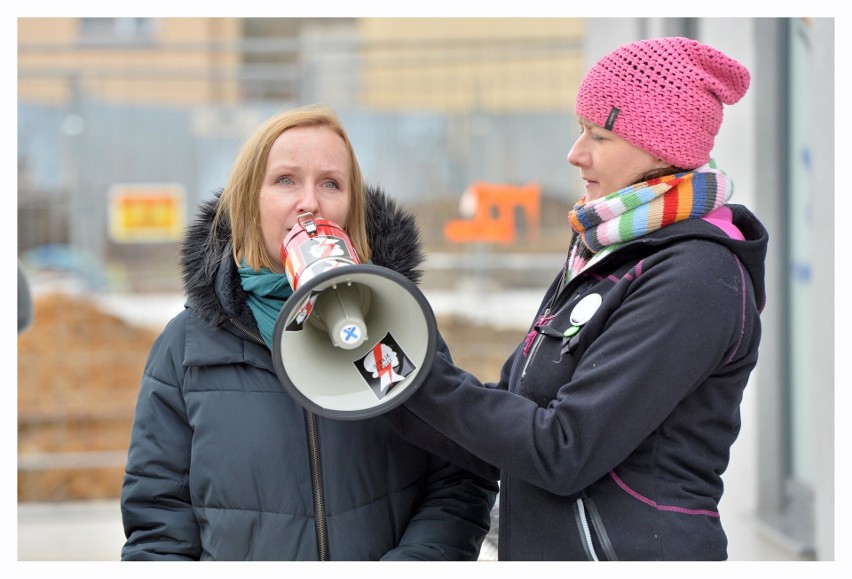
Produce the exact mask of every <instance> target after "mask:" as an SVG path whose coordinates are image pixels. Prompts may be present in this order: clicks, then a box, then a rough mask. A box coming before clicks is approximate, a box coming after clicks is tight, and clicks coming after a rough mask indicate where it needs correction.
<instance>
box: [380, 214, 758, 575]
mask: <svg viewBox="0 0 852 579" xmlns="http://www.w3.org/2000/svg"><path fill="white" fill-rule="evenodd" d="M729 208H730V209H731V210H732V211H733V215H732V221H733V225H735V226H736V228H738V229H739V231H740V232H741V233H742V234H743V236H744V238H745V239H744V240H738V239H736V238H731V237H729V236H728V234H727V233H726V232H724V231H723V230H722V229H720V228H719V227H717V226H716V225H713V224H711V223H708V222H706V221H704V220H702V219H690V220H687V221H682V222H679V223H675V224H672V225H669V226H667V227H664V228H662V229H660V230H658V231H655V232H653V233H650V234H648V235H646V236H644V237H641V238H639V239H636V240H634V241H631V242H629V243H626V244H625V245H624V246H622V247H621V248H619V249H618V250H616V251H614V252H613V253H611V254H609V255H608V256H606V257H604V258H602V259H601V260H600V261H599V262H597V263H595V264H593V265H592V266H590V267H589V268H588V269H586V270H585V271H583V272H582V273H581V274H579V275H578V276H576V277H575V278H573V279H572V280H571V281H570V283H568V284H567V285H566V286H565V287H561V286H562V279H563V274H564V271H563V272H560V273H559V274H558V275H557V276H556V279H554V281H553V283H552V284H551V286H550V288H549V289H548V290H547V292H546V295H545V296H544V299H543V300H542V302H541V306H540V308H539V311H538V313H537V315H536V319H535V322H534V323H533V325H532V326H531V328H530V334H529V335H528V336H527V338H526V339H524V340H522V341H521V343H520V344H519V345H518V348H517V350H516V351H515V352H514V354H513V355H512V356H511V357H510V358H509V359H508V360H507V362H506V363H505V365H504V366H503V368H502V372H501V376H500V380H499V382H498V383H495V384H481V383H480V382H479V381H478V380H477V379H476V378H475V377H474V376H472V375H470V374H468V373H466V372H464V371H463V370H461V369H459V368H456V367H455V366H453V365H452V363H451V361H450V360H449V359H447V358H446V357H444V356H442V355H441V354H439V355H437V356H436V361H435V363H434V365H433V367H432V371H431V372H430V374H429V376H428V378H427V380H426V381H425V382H424V384H423V386H421V387H420V388H419V389H418V390H417V391H416V392H415V393H414V394H413V395H412V396H411V397H410V398H409V399H408V400H407V401H406V403H405V404H404V405H403V408H400V409H396V410H395V411H394V419H395V420H396V421H397V422H396V424H397V426H398V428H399V429H400V431H401V432H402V433H403V434H404V435H405V436H406V437H408V438H410V439H412V440H418V441H419V442H418V443H419V444H422V445H424V446H430V447H431V448H433V449H435V450H436V451H439V452H442V453H444V454H446V455H447V456H451V454H452V453H451V452H450V446H449V445H448V442H447V441H452V443H453V444H457V445H460V446H461V447H463V448H465V449H466V450H467V451H470V452H472V453H474V454H475V455H477V456H478V457H479V458H481V459H483V460H484V461H486V462H487V463H489V464H491V465H493V466H494V467H496V468H498V469H499V470H500V471H501V477H500V481H501V483H500V484H501V486H500V536H499V558H500V559H501V560H586V559H597V560H607V559H622V560H691V559H701V560H718V559H726V558H727V538H726V535H725V532H724V530H723V528H722V523H721V519H720V516H719V511H718V506H719V501H720V499H721V497H722V490H723V489H722V487H723V484H722V473H724V471H725V469H726V468H727V466H728V461H729V455H730V447H731V445H732V444H733V442H734V441H735V440H736V438H737V435H738V433H739V430H740V402H741V400H742V396H743V389H744V388H745V386H746V383H747V382H748V379H749V375H750V373H751V371H752V369H753V368H754V367H755V364H756V363H757V356H758V344H759V342H760V334H761V325H760V317H759V314H760V312H761V310H762V309H763V306H764V303H765V289H764V260H765V256H766V250H767V243H768V236H767V233H766V230H765V229H764V227H763V225H761V224H760V222H759V221H758V220H757V218H756V217H755V216H754V215H753V214H752V213H751V212H749V211H748V210H747V209H746V208H745V207H742V206H739V205H730V206H729ZM574 326H576V327H577V328H578V329H574ZM566 332H567V335H566ZM734 492H736V491H734Z"/></svg>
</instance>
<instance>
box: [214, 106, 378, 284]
mask: <svg viewBox="0 0 852 579" xmlns="http://www.w3.org/2000/svg"><path fill="white" fill-rule="evenodd" d="M294 127H328V128H329V129H331V130H332V131H334V132H335V133H336V134H337V135H338V136H340V138H341V139H343V142H344V144H345V145H346V151H347V152H348V154H349V158H350V159H351V164H350V171H349V172H350V175H351V179H350V182H349V190H350V199H349V213H348V215H347V217H346V227H345V228H344V229H345V231H346V233H347V234H348V235H349V238H350V239H351V241H352V245H353V246H354V247H355V251H356V252H357V253H358V259H359V260H360V261H361V263H366V262H367V260H368V259H370V246H369V243H368V240H367V224H366V217H365V214H366V195H365V191H364V182H363V177H362V176H361V168H360V166H359V165H358V159H357V158H356V157H355V151H354V149H353V148H352V143H351V142H350V141H349V137H348V136H347V134H346V131H345V130H344V129H343V125H342V124H341V123H340V120H339V119H338V118H337V115H336V114H335V113H334V112H333V111H332V110H331V109H329V108H327V107H325V106H321V105H308V106H304V107H299V108H296V109H291V110H287V111H283V112H280V113H278V114H276V115H275V116H273V117H271V118H269V119H268V120H267V121H266V122H265V123H264V124H263V125H261V126H260V127H259V128H258V129H257V130H256V131H255V132H254V133H252V135H251V136H250V137H249V138H248V140H247V141H246V142H245V144H244V145H243V147H242V149H240V152H239V153H238V154H237V158H236V160H235V161H234V165H233V167H232V168H231V174H230V175H229V177H228V182H227V184H226V185H225V189H224V190H223V191H222V195H221V197H220V198H219V203H218V205H217V207H216V216H215V219H214V222H213V227H214V228H218V227H219V226H220V225H221V224H223V223H225V222H227V223H230V227H231V239H232V245H233V255H234V259H235V260H236V262H237V263H238V264H239V263H241V262H242V261H243V260H245V262H246V264H247V265H248V266H249V267H251V268H253V269H255V270H258V269H260V268H261V267H265V268H267V269H270V270H272V271H275V270H277V269H280V264H276V263H273V262H272V259H271V258H270V256H269V255H268V253H267V252H266V249H265V246H264V244H263V232H262V231H261V229H260V202H259V199H260V188H261V184H262V183H263V177H264V174H265V172H266V161H267V158H268V157H269V151H270V149H271V148H272V144H273V143H274V142H275V140H276V139H277V138H278V137H279V136H281V133H283V132H284V131H286V130H288V129H292V128H294ZM214 232H215V229H214ZM282 241H283V239H282Z"/></svg>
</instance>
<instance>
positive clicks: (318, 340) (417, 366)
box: [272, 213, 437, 420]
mask: <svg viewBox="0 0 852 579" xmlns="http://www.w3.org/2000/svg"><path fill="white" fill-rule="evenodd" d="M281 261H282V263H283V265H284V271H285V272H286V274H287V278H288V280H289V281H290V285H291V286H292V288H293V290H294V291H293V295H292V296H290V298H289V299H288V300H287V302H286V303H285V304H284V307H283V308H282V309H281V312H280V313H279V315H278V319H277V320H276V323H275V329H274V332H273V348H272V358H273V362H274V365H275V372H276V374H277V376H278V379H279V381H280V382H281V383H282V385H283V386H284V387H285V389H286V390H287V391H288V392H289V393H290V395H291V396H293V398H294V399H295V400H296V401H297V402H299V403H300V404H301V405H302V406H303V407H305V408H307V409H308V410H310V411H312V412H314V413H316V414H319V415H321V416H326V417H329V418H337V419H342V420H357V419H363V418H370V417H373V416H377V415H379V414H382V413H384V412H387V411H388V410H390V409H391V408H394V407H395V406H397V405H399V404H401V403H402V402H404V401H405V399H406V398H408V397H409V396H411V394H413V393H414V392H415V390H416V389H417V388H418V387H419V386H420V384H421V383H422V382H423V379H424V378H425V377H426V374H427V373H428V369H429V366H431V364H432V361H433V359H434V356H435V347H436V343H437V325H436V322H435V316H434V314H433V312H432V309H431V307H430V306H429V302H428V301H427V300H426V298H425V296H424V295H423V294H422V292H421V291H420V290H419V289H418V288H417V286H416V285H414V283H413V282H412V281H411V280H409V279H408V278H406V277H405V276H403V275H401V274H399V273H397V272H395V271H393V270H391V269H388V268H386V267H381V266H377V265H372V264H362V263H360V261H359V260H358V255H357V253H356V252H355V249H354V247H353V246H352V242H351V241H350V239H349V236H348V235H347V234H346V233H345V232H344V231H343V229H341V228H340V226H338V225H337V224H336V223H334V222H332V221H329V220H327V219H323V218H319V217H314V216H313V215H312V214H310V213H305V214H302V215H300V216H299V218H298V222H297V225H296V226H294V227H293V229H292V230H291V231H290V233H289V234H288V235H287V237H286V238H285V239H284V241H283V243H282V244H281Z"/></svg>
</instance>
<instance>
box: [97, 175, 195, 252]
mask: <svg viewBox="0 0 852 579" xmlns="http://www.w3.org/2000/svg"><path fill="white" fill-rule="evenodd" d="M185 200H186V194H185V191H184V188H183V186H181V185H172V184H166V185H158V184H152V185H144V184H140V185H116V186H114V187H113V188H112V189H111V190H110V212H109V213H110V219H109V221H110V223H109V230H110V236H111V237H112V239H113V241H116V242H118V243H145V242H158V241H177V240H179V239H180V237H181V235H182V234H183V228H184V224H185V217H184V204H185Z"/></svg>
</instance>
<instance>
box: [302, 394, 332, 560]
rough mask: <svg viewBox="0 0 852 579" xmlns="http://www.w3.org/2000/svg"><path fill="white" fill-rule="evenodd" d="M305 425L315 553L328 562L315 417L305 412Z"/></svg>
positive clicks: (307, 411) (309, 412)
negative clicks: (312, 501)
mask: <svg viewBox="0 0 852 579" xmlns="http://www.w3.org/2000/svg"><path fill="white" fill-rule="evenodd" d="M305 424H307V426H308V450H309V453H310V459H311V482H312V484H313V487H314V515H315V520H316V530H317V551H318V552H319V560H320V561H328V560H329V557H328V528H327V526H326V520H325V499H324V497H323V491H322V470H321V469H320V457H319V434H318V431H317V415H316V414H314V413H313V412H311V411H309V410H307V409H306V410H305Z"/></svg>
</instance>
